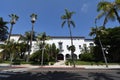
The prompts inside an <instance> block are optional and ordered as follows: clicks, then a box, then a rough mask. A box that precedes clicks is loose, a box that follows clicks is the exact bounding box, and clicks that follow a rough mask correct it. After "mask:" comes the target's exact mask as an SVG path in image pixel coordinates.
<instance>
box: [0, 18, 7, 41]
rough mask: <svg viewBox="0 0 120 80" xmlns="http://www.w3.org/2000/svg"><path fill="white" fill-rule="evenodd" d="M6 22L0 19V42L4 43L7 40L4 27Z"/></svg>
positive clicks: (5, 27)
mask: <svg viewBox="0 0 120 80" xmlns="http://www.w3.org/2000/svg"><path fill="white" fill-rule="evenodd" d="M7 23H8V22H6V21H4V20H3V18H2V17H0V41H4V40H6V39H7V34H8V31H7V30H8V27H7V26H6V25H7Z"/></svg>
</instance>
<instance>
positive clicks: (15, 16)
mask: <svg viewBox="0 0 120 80" xmlns="http://www.w3.org/2000/svg"><path fill="white" fill-rule="evenodd" d="M9 17H10V18H11V21H10V23H11V27H10V33H9V37H8V42H9V41H10V36H11V34H12V28H13V25H14V24H15V23H16V21H17V20H18V19H19V17H18V16H17V15H16V14H11V15H9Z"/></svg>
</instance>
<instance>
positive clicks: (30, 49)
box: [27, 13, 37, 62]
mask: <svg viewBox="0 0 120 80" xmlns="http://www.w3.org/2000/svg"><path fill="white" fill-rule="evenodd" d="M30 17H31V23H32V30H31V40H30V48H29V53H28V54H29V55H30V52H31V51H32V40H33V34H34V23H35V21H36V19H37V15H36V14H34V13H32V14H31V15H30ZM29 55H28V58H27V62H28V61H29Z"/></svg>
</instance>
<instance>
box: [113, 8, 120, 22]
mask: <svg viewBox="0 0 120 80" xmlns="http://www.w3.org/2000/svg"><path fill="white" fill-rule="evenodd" d="M114 13H115V15H116V17H117V20H118V22H119V24H120V17H119V14H118V13H117V11H116V9H114Z"/></svg>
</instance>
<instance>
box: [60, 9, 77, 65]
mask: <svg viewBox="0 0 120 80" xmlns="http://www.w3.org/2000/svg"><path fill="white" fill-rule="evenodd" d="M74 13H75V12H70V11H68V10H67V9H65V14H64V15H62V16H61V19H62V20H63V22H62V25H61V26H62V27H63V26H64V25H65V23H67V25H68V28H69V32H70V38H71V46H73V39H72V31H71V25H72V26H73V27H75V24H74V21H73V20H72V19H71V18H72V15H73V14H74ZM71 56H72V62H73V67H75V63H74V57H73V51H72V50H71Z"/></svg>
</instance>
